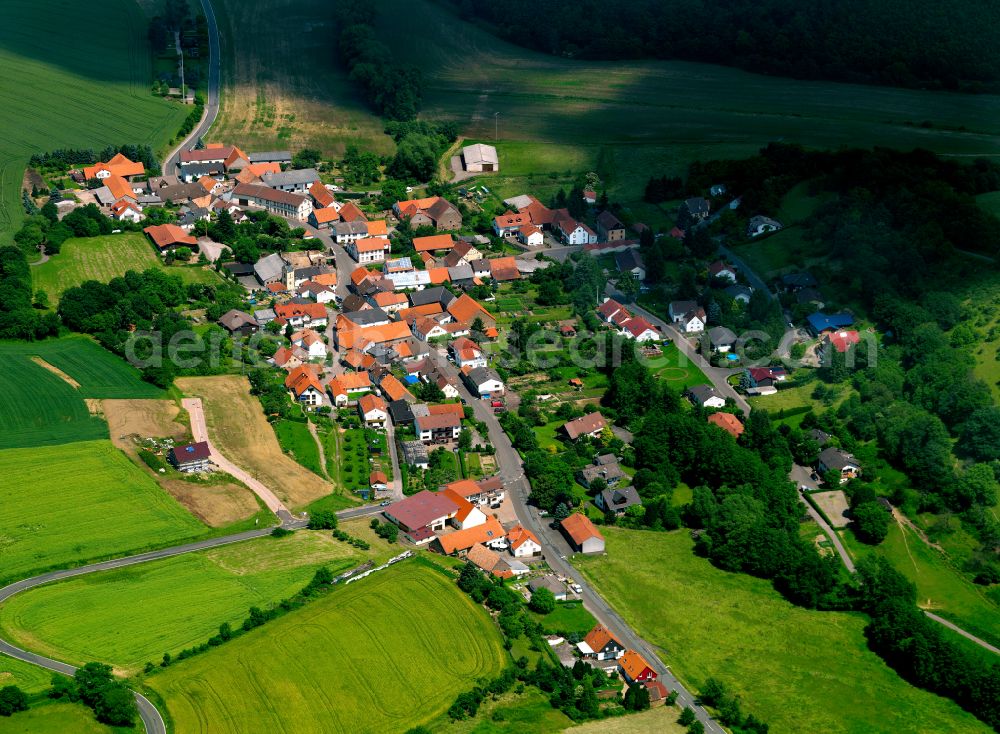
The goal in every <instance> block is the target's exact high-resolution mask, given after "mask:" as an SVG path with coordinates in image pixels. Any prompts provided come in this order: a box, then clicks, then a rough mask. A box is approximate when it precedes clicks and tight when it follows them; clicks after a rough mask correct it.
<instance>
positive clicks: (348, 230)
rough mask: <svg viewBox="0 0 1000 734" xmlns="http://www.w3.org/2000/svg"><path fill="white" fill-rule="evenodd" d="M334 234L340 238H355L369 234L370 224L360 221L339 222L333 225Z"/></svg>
mask: <svg viewBox="0 0 1000 734" xmlns="http://www.w3.org/2000/svg"><path fill="white" fill-rule="evenodd" d="M333 231H334V234H336V235H337V236H338V237H353V236H358V235H366V234H368V222H366V221H364V220H361V219H359V220H358V221H356V222H337V223H336V224H335V225H333Z"/></svg>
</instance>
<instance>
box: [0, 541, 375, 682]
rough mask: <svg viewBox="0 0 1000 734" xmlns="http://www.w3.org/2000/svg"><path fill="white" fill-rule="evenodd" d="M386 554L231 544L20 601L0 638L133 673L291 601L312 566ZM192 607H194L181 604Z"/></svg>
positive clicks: (314, 545) (333, 566)
mask: <svg viewBox="0 0 1000 734" xmlns="http://www.w3.org/2000/svg"><path fill="white" fill-rule="evenodd" d="M346 529H347V530H348V531H349V532H350V531H352V530H353V528H350V527H348V528H346ZM387 547H388V546H387V545H386V544H385V543H381V544H379V545H373V549H372V550H370V551H367V552H366V551H360V550H358V549H356V548H354V547H353V546H351V545H348V544H347V543H343V542H340V541H337V540H334V539H333V537H331V535H330V534H329V533H319V532H308V531H302V532H298V533H296V534H295V535H293V536H291V537H288V538H282V539H276V538H261V539H258V540H253V541H247V542H244V543H237V544H234V545H230V546H223V547H220V548H216V549H213V550H210V551H206V552H203V553H192V554H188V555H184V556H177V557H175V558H169V559H166V560H163V561H156V562H153V563H147V564H143V565H141V566H135V567H132V568H125V569H121V570H117V571H111V572H107V573H101V574H95V575H90V576H86V577H83V578H78V579H71V580H69V581H64V582H61V583H58V584H54V585H51V586H43V587H40V588H38V589H33V590H31V591H28V592H25V593H23V594H19V595H18V596H15V597H14V598H12V599H11V600H10V601H8V602H7V603H6V604H5V605H4V606H3V607H0V629H3V631H4V634H5V639H8V640H14V641H17V642H20V643H21V644H23V645H24V646H26V647H28V648H30V649H31V650H34V651H36V652H41V653H43V654H46V655H49V656H52V657H54V658H56V659H58V660H64V661H66V662H69V663H71V664H76V665H79V664H82V663H84V662H87V661H89V660H98V661H100V662H104V663H107V664H109V665H113V666H115V667H116V668H118V669H121V670H124V671H126V672H128V673H136V672H138V671H139V669H141V667H142V665H143V664H144V663H145V662H146V661H147V660H152V661H154V662H159V660H160V658H161V657H162V656H163V653H164V652H169V653H171V654H172V655H176V654H177V653H178V652H180V650H182V649H183V648H186V647H192V646H194V645H196V644H199V643H201V642H204V641H205V640H207V639H208V638H209V637H211V636H212V635H214V634H215V633H216V631H217V630H218V627H219V625H220V624H221V623H223V622H229V623H230V624H232V625H233V626H234V627H238V626H239V625H240V624H241V623H242V621H243V619H244V618H245V617H246V616H247V610H248V609H249V608H250V607H251V606H259V607H262V608H264V607H267V606H269V605H271V604H275V603H277V602H279V601H281V600H282V599H284V598H287V597H289V596H291V595H292V594H294V593H295V592H297V591H298V590H300V589H301V588H302V587H303V586H305V584H306V583H307V582H308V581H309V579H310V578H311V577H312V575H313V572H314V571H315V570H316V569H317V568H318V567H319V566H321V565H325V566H326V567H328V568H329V569H330V570H331V571H333V572H334V573H335V574H336V573H340V572H342V571H345V570H347V569H348V568H353V567H355V566H358V565H360V564H362V563H364V562H365V561H366V560H368V559H369V558H377V557H384V556H385V555H386V549H387ZM191 599H197V600H198V602H197V604H190V603H186V602H187V600H191ZM122 610H134V611H133V613H124V614H123V612H122ZM140 610H141V613H140Z"/></svg>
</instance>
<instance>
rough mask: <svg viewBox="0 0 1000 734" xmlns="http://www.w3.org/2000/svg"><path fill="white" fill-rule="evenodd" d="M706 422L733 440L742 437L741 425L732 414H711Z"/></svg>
mask: <svg viewBox="0 0 1000 734" xmlns="http://www.w3.org/2000/svg"><path fill="white" fill-rule="evenodd" d="M708 422H709V423H711V424H713V425H716V426H718V427H719V428H721V429H722V430H723V431H725V432H726V433H728V434H729V435H730V436H732V437H733V438H739V437H740V436H742V435H743V424H742V423H741V422H740V419H739V418H737V417H736V416H735V415H733V414H732V413H712V415H710V416H708Z"/></svg>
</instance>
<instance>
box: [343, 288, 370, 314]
mask: <svg viewBox="0 0 1000 734" xmlns="http://www.w3.org/2000/svg"><path fill="white" fill-rule="evenodd" d="M370 306H371V304H370V303H368V301H366V300H365V299H364V298H362V297H361V296H359V295H358V294H357V293H351V294H350V295H349V296H347V298H345V299H344V302H343V303H342V304H340V307H341V308H342V309H343V313H357V312H358V311H364V310H365V309H366V308H369V307H370Z"/></svg>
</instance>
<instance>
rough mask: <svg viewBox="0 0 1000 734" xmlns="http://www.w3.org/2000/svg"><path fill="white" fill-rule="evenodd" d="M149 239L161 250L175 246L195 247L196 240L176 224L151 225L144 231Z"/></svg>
mask: <svg viewBox="0 0 1000 734" xmlns="http://www.w3.org/2000/svg"><path fill="white" fill-rule="evenodd" d="M142 231H143V232H145V233H146V234H147V235H149V238H150V239H151V240H153V244H155V245H156V246H157V247H158V248H160V249H161V250H163V249H165V248H167V247H174V246H175V245H197V244H198V240H196V239H195V238H194V237H192V236H191V235H189V234H188V233H187V232H185V231H184V230H183V229H181V228H180V227H178V226H177V225H176V224H153V225H150V226H149V227H146V228H145V229H144V230H142Z"/></svg>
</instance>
